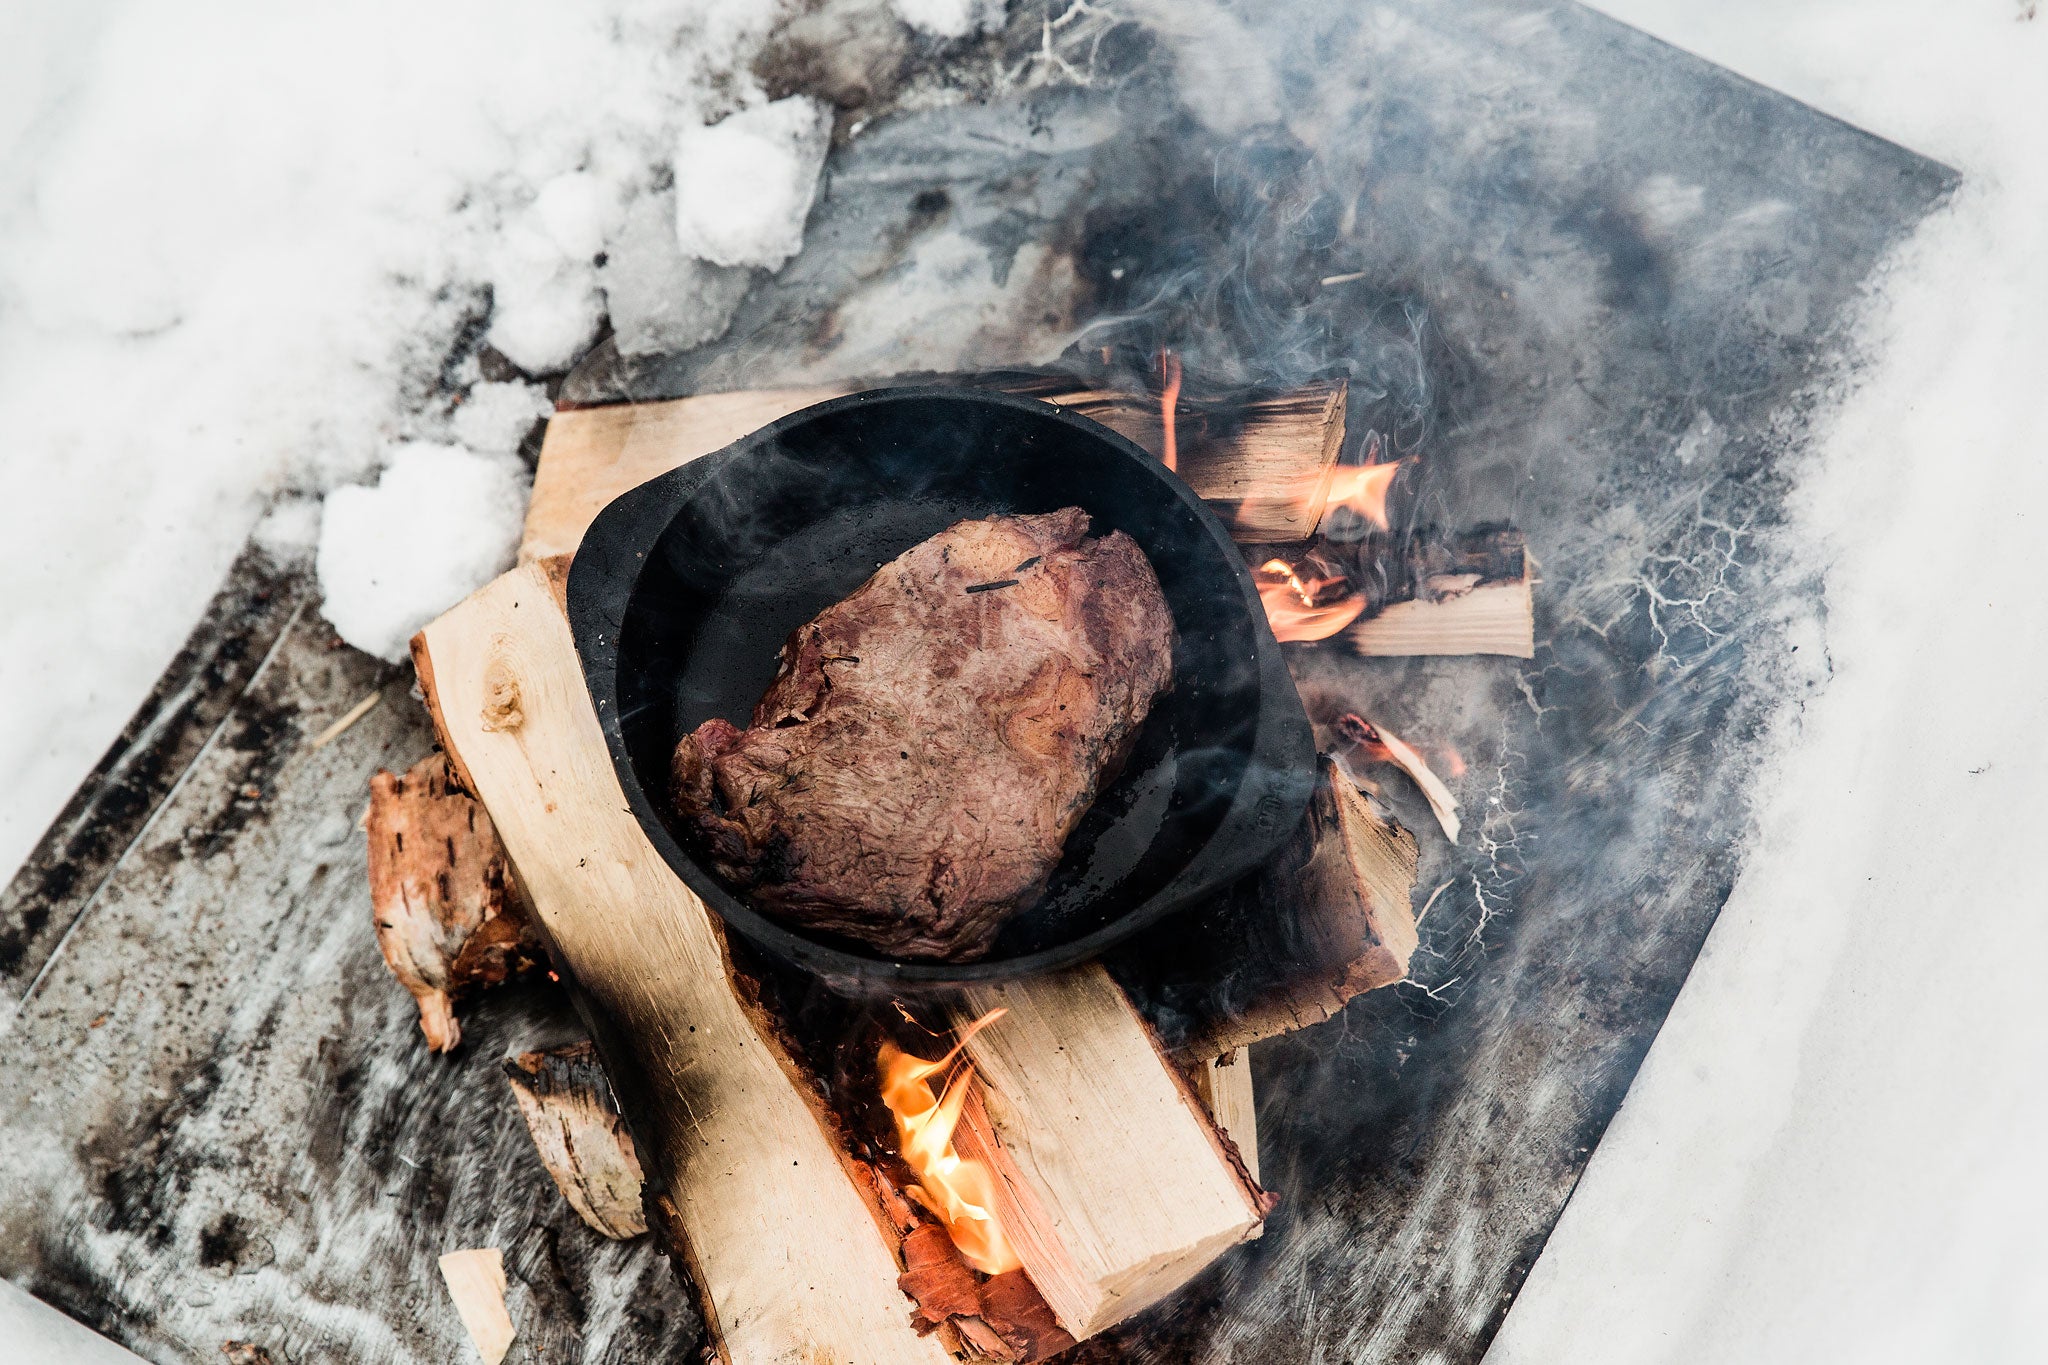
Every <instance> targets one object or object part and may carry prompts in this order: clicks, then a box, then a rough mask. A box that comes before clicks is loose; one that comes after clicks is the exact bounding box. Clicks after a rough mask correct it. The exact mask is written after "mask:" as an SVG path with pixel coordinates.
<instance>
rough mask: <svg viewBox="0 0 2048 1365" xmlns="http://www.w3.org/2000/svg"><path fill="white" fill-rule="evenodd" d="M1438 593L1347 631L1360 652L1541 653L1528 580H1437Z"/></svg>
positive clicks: (1395, 654) (1389, 654) (1384, 610)
mask: <svg viewBox="0 0 2048 1365" xmlns="http://www.w3.org/2000/svg"><path fill="white" fill-rule="evenodd" d="M1430 587H1431V589H1432V590H1433V591H1434V592H1435V593H1437V594H1438V595H1436V596H1432V597H1427V598H1417V599H1415V600H1413V601H1408V602H1391V603H1389V604H1387V606H1386V607H1384V608H1382V609H1381V610H1380V611H1379V613H1378V614H1377V615H1374V616H1369V617H1367V618H1366V619H1364V620H1363V621H1360V622H1358V624H1356V625H1354V626H1351V627H1349V628H1348V629H1347V630H1346V631H1345V632H1344V638H1345V640H1346V641H1347V642H1348V643H1349V644H1350V645H1351V647H1352V648H1353V649H1355V650H1357V651H1358V652H1359V653H1360V654H1370V655H1378V656H1382V657H1404V656H1410V655H1422V654H1505V655H1508V656H1510V657H1512V658H1517V659H1530V658H1534V657H1535V655H1536V614H1535V613H1536V604H1535V598H1534V594H1533V592H1532V591H1531V588H1530V584H1529V578H1528V575H1527V574H1524V575H1523V576H1522V578H1521V579H1520V580H1518V581H1512V582H1504V583H1502V582H1496V583H1478V582H1476V581H1475V582H1473V583H1469V584H1468V583H1463V582H1460V581H1459V580H1458V579H1457V578H1446V579H1441V580H1432V581H1431V583H1430Z"/></svg>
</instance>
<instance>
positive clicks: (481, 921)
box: [364, 753, 546, 1052]
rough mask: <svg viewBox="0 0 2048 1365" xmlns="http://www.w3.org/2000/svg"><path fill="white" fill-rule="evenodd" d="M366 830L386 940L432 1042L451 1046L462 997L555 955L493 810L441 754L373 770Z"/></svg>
mask: <svg viewBox="0 0 2048 1365" xmlns="http://www.w3.org/2000/svg"><path fill="white" fill-rule="evenodd" d="M364 829H365V832H366V833H367V834H368V836H369V846H370V909H371V914H372V916H373V917H374V919H375V922H376V926H377V946H378V947H379V948H381V949H383V952H384V960H385V962H387V963H388V964H390V967H391V974H392V975H393V976H395V977H397V978H398V980H399V983H400V984H401V985H403V986H404V987H405V988H406V989H407V990H408V991H411V992H412V995H413V998H414V999H415V1000H416V1001H418V1002H419V1009H420V1031H421V1032H422V1033H424V1034H426V1036H427V1046H428V1047H429V1048H431V1049H433V1050H434V1051H435V1052H448V1051H451V1050H453V1049H454V1047H455V1046H456V1045H457V1044H458V1043H460V1042H461V1041H462V1027H461V1025H460V1024H458V1023H457V1022H456V1020H455V1000H456V998H457V997H459V996H461V995H462V994H464V993H465V992H467V991H470V990H473V989H476V988H477V987H481V986H495V985H500V984H502V983H503V982H505V981H507V980H509V979H511V978H512V977H515V976H519V975H521V974H522V973H525V972H528V971H531V970H533V969H534V968H536V967H538V966H540V965H542V964H543V963H544V962H545V960H546V954H545V952H544V951H543V949H542V947H541V945H540V942H539V940H538V938H537V937H536V936H535V934H534V932H533V928H532V926H531V924H530V923H529V922H528V920H527V917H526V913H525V910H524V908H523V907H522V906H521V904H520V902H519V899H518V896H517V894H516V893H515V892H514V890H513V888H512V880H511V866H510V864H509V863H508V862H507V861H506V858H505V850H504V848H503V847H502V846H501V845H500V844H499V842H498V832H497V830H496V828H494V827H493V826H492V824H491V817H490V816H489V815H488V814H486V813H485V811H484V808H483V806H482V804H481V803H479V802H478V801H477V800H476V798H475V797H473V796H471V795H470V794H469V793H468V792H466V791H464V790H462V788H461V787H459V786H458V785H456V782H455V776H454V773H453V772H452V770H451V768H450V766H449V763H448V760H447V759H446V758H445V757H443V756H442V755H441V754H438V753H437V754H429V755H428V756H427V757H425V758H423V759H421V760H420V761H419V762H418V763H416V764H415V765H413V767H412V768H411V769H410V770H409V771H408V772H407V773H406V774H405V775H404V776H403V777H400V776H397V775H395V774H393V773H390V772H385V771H380V772H378V773H377V775H376V776H375V777H373V778H371V779H370V810H369V814H368V816H367V818H366V819H365V822H364Z"/></svg>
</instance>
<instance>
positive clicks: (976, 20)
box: [891, 0, 1005, 38]
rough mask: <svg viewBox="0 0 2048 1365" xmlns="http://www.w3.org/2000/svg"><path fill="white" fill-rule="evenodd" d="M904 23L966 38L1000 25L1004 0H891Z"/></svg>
mask: <svg viewBox="0 0 2048 1365" xmlns="http://www.w3.org/2000/svg"><path fill="white" fill-rule="evenodd" d="M891 3H892V4H894V5H895V7H896V13H897V15H898V16H900V17H901V18H902V20H903V22H904V23H906V24H908V25H910V26H911V27H912V28H914V29H917V30H918V31H920V32H922V33H929V34H931V35H932V36H934V37H937V38H965V37H966V36H967V35H968V34H970V33H987V32H989V31H991V30H992V29H996V28H1000V27H1001V26H1002V22H1003V10H1004V8H1005V5H1004V0H891Z"/></svg>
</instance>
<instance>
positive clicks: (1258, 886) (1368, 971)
mask: <svg viewBox="0 0 2048 1365" xmlns="http://www.w3.org/2000/svg"><path fill="white" fill-rule="evenodd" d="M1415 860H1416V846H1415V838H1414V836H1413V835H1411V834H1409V833H1408V831H1406V830H1404V829H1402V828H1401V827H1400V826H1399V825H1396V824H1394V823H1392V822H1391V821H1388V820H1383V819H1381V818H1380V817H1379V816H1378V815H1376V814H1375V813H1374V812H1373V809H1372V806H1371V803H1370V802H1369V801H1367V799H1366V798H1365V797H1364V796H1363V795H1361V794H1360V793H1359V792H1358V790H1357V789H1356V788H1354V787H1353V786H1352V785H1351V784H1350V783H1349V782H1348V781H1346V780H1345V779H1344V777H1343V775H1342V774H1341V773H1340V772H1339V771H1338V770H1337V766H1336V765H1335V764H1334V763H1333V762H1331V760H1330V759H1328V758H1327V757H1325V758H1324V759H1322V760H1321V763H1320V773H1319V776H1318V780H1317V785H1316V793H1315V797H1314V799H1313V800H1312V801H1311V802H1310V804H1309V810H1308V814H1307V816H1306V817H1305V818H1304V819H1303V821H1302V825H1301V828H1300V829H1299V830H1298V831H1297V832H1296V834H1295V836H1294V838H1293V839H1292V840H1290V841H1289V842H1288V844H1287V846H1286V847H1285V848H1283V849H1282V850H1281V852H1280V854H1279V855H1278V856H1277V857H1276V858H1275V859H1274V860H1273V861H1272V862H1271V863H1269V864H1268V865H1267V866H1266V867H1265V868H1264V869H1263V870H1262V871H1260V872H1259V873H1257V874H1256V875H1254V876H1252V877H1250V878H1247V879H1246V880H1245V881H1243V882H1240V883H1239V884H1238V885H1237V886H1235V887H1233V888H1232V889H1231V890H1230V891H1229V892H1228V893H1226V894H1225V895H1224V896H1222V897H1220V898H1219V899H1218V900H1217V902H1216V903H1215V904H1214V905H1213V906H1211V907H1209V908H1208V909H1206V910H1201V911H1196V912H1193V913H1192V915H1191V916H1190V917H1189V919H1188V920H1184V921H1181V922H1177V923H1176V924H1175V925H1174V926H1173V927H1172V932H1171V933H1170V934H1158V935H1148V936H1146V938H1144V939H1143V940H1141V941H1140V943H1139V944H1138V945H1136V946H1135V947H1134V948H1133V949H1132V950H1131V951H1129V952H1125V953H1122V954H1120V956H1119V967H1118V976H1119V978H1120V979H1121V980H1123V981H1124V983H1125V984H1126V986H1127V987H1129V988H1130V989H1131V990H1132V992H1133V994H1134V995H1135V996H1137V997H1138V998H1140V999H1141V1000H1142V1001H1143V1002H1144V1003H1145V1005H1146V1007H1147V1012H1148V1014H1149V1015H1150V1016H1151V1018H1152V1019H1153V1020H1154V1021H1155V1022H1156V1023H1158V1024H1159V1025H1160V1027H1161V1029H1162V1031H1163V1032H1164V1033H1165V1034H1166V1036H1167V1040H1168V1042H1169V1043H1170V1045H1171V1046H1172V1047H1173V1049H1174V1051H1175V1053H1176V1055H1178V1056H1179V1057H1181V1058H1182V1059H1183V1060H1184V1061H1186V1062H1187V1063H1189V1064H1191V1065H1193V1064H1199V1063H1204V1062H1207V1061H1209V1060H1210V1059H1212V1058H1215V1057H1220V1056H1223V1055H1224V1054H1226V1053H1229V1052H1233V1051H1235V1050H1237V1049H1239V1048H1242V1047H1246V1046H1248V1045H1250V1044H1252V1043H1255V1042H1258V1041H1259V1040H1260V1039H1262V1038H1271V1037H1275V1036H1277V1035H1279V1034H1282V1033H1289V1032H1292V1031H1293V1030H1295V1029H1300V1028H1307V1027H1308V1026H1310V1025H1312V1024H1317V1023H1320V1022H1322V1021H1323V1020H1325V1019H1327V1018H1329V1017H1330V1016H1331V1015H1333V1014H1335V1013H1336V1012H1337V1011H1338V1010H1340V1009H1342V1008H1343V1007H1344V1006H1345V1004H1346V1003H1348V1002H1349V1001H1350V1000H1351V999H1352V998H1353V997H1355V996H1357V995H1359V994H1361V993H1363V992H1365V991H1369V990H1373V989H1375V988H1377V987H1380V986H1386V985H1391V984H1392V983H1394V982H1396V981H1399V980H1401V979H1402V978H1403V977H1405V976H1406V975H1407V974H1408V958H1409V955H1410V954H1411V953H1413V952H1414V951H1415V943H1416V935H1415V916H1414V911H1413V909H1412V904H1411V902H1412V894H1413V891H1414V887H1415Z"/></svg>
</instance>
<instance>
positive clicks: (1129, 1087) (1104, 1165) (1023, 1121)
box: [954, 965, 1266, 1338]
mask: <svg viewBox="0 0 2048 1365" xmlns="http://www.w3.org/2000/svg"><path fill="white" fill-rule="evenodd" d="M994 1009H1002V1010H1006V1011H1007V1014H1006V1015H1005V1016H1004V1017H1003V1018H1002V1019H1001V1020H1000V1021H999V1022H998V1023H996V1024H995V1025H994V1026H992V1027H990V1028H986V1029H983V1030H981V1031H980V1032H979V1033H977V1034H975V1035H974V1036H973V1037H972V1038H971V1039H969V1040H968V1042H967V1055H968V1058H969V1060H971V1061H972V1062H973V1064H974V1067H975V1070H976V1071H977V1073H979V1075H980V1077H981V1081H982V1084H981V1086H980V1087H978V1088H977V1091H976V1099H977V1101H978V1102H977V1103H975V1104H971V1105H970V1106H969V1109H968V1112H967V1115H966V1117H965V1118H964V1120H963V1122H962V1125H961V1129H960V1131H959V1133H957V1134H956V1136H955V1144H956V1146H958V1147H959V1150H960V1152H961V1154H962V1155H963V1156H970V1157H975V1156H978V1157H980V1158H981V1159H982V1160H985V1161H987V1162H988V1163H989V1165H990V1167H991V1169H992V1170H993V1171H994V1173H995V1175H996V1181H997V1198H996V1202H997V1207H998V1210H999V1216H1000V1217H1001V1218H1002V1220H1003V1225H1004V1228H1005V1230H1006V1231H1007V1232H1008V1233H1009V1234H1010V1237H1011V1242H1012V1244H1013V1245H1014V1246H1015V1247H1016V1248H1017V1254H1018V1256H1019V1257H1020V1258H1021V1259H1022V1260H1023V1262H1024V1268H1025V1270H1026V1271H1027V1272H1028V1273H1029V1274H1030V1276H1031V1280H1032V1283H1033V1284H1035V1285H1037V1286H1038V1290H1039V1292H1040V1293H1041V1294H1042V1295H1044V1297H1045V1301H1046V1302H1047V1303H1048V1304H1049V1305H1051V1307H1052V1310H1053V1314H1054V1316H1055V1317H1056V1318H1058V1319H1059V1323H1060V1326H1062V1327H1064V1328H1066V1330H1067V1331H1069V1332H1071V1333H1072V1334H1073V1335H1074V1336H1075V1337H1077V1338H1085V1337H1087V1336H1089V1335H1091V1334H1093V1333H1095V1332H1099V1331H1101V1330H1102V1329H1103V1328H1105V1327H1108V1326H1110V1325H1111V1324H1113V1323H1116V1322H1119V1321H1121V1320H1122V1319H1124V1318H1126V1317H1128V1316H1129V1315H1131V1314H1132V1313H1135V1312H1138V1311H1139V1310H1140V1309H1143V1308H1145V1307H1148V1306H1149V1305H1151V1304H1153V1303H1156V1302H1158V1301H1159V1300H1160V1299H1161V1298H1163V1297H1165V1296H1166V1295H1167V1294H1169V1293H1171V1292H1173V1291H1174V1290H1175V1289H1178V1288H1179V1287H1180V1286H1181V1285H1183V1284H1185V1283H1187V1281H1188V1280H1189V1279H1191V1278H1192V1277H1193V1276H1194V1275H1195V1274H1196V1273H1197V1272H1198V1271H1200V1270H1201V1269H1202V1268H1203V1267H1205V1266H1207V1265H1208V1264H1209V1263H1210V1262H1211V1261H1213V1260H1215V1259H1216V1257H1217V1256H1219V1255H1221V1254H1222V1253H1223V1252H1224V1251H1226V1250H1228V1249H1229V1248H1230V1247H1232V1246H1235V1245H1236V1244H1237V1243H1239V1242H1243V1241H1246V1240H1249V1239H1250V1238H1253V1237H1256V1236H1257V1235H1258V1234H1259V1232H1260V1230H1261V1227H1262V1225H1263V1220H1264V1217H1265V1211H1266V1205H1265V1202H1264V1199H1263V1196H1262V1195H1261V1194H1260V1192H1259V1190H1258V1187H1257V1186H1256V1185H1255V1184H1254V1183H1253V1182H1252V1181H1251V1178H1250V1177H1249V1175H1248V1174H1246V1172H1245V1171H1244V1170H1243V1168H1242V1167H1241V1166H1240V1165H1239V1163H1238V1162H1237V1161H1236V1160H1234V1159H1233V1156H1232V1154H1231V1153H1230V1152H1229V1151H1228V1150H1227V1149H1226V1148H1225V1147H1224V1145H1223V1144H1222V1142H1221V1141H1219V1139H1218V1138H1217V1135H1216V1130H1215V1126H1214V1124H1213V1122H1212V1121H1211V1120H1210V1118H1209V1116H1208V1114H1207V1113H1206V1112H1205V1111H1204V1110H1203V1108H1202V1105H1201V1103H1200V1101H1199V1100H1197V1099H1196V1097H1195V1095H1194V1093H1193V1090H1192V1088H1191V1087H1190V1086H1189V1085H1188V1084H1187V1083H1186V1082H1185V1081H1183V1080H1182V1079H1181V1076H1180V1074H1179V1072H1178V1071H1177V1070H1176V1069H1175V1068H1174V1067H1172V1066H1171V1065H1170V1064H1167V1063H1166V1062H1165V1061H1164V1059H1163V1058H1162V1057H1161V1055H1160V1053H1159V1050H1158V1047H1157V1044H1156V1043H1155V1042H1154V1041H1153V1039H1152V1035H1151V1032H1150V1030H1149V1029H1147V1028H1146V1026H1145V1023H1144V1021H1143V1020H1142V1019H1141V1018H1140V1017H1139V1016H1138V1012H1137V1011H1136V1010H1135V1009H1134V1008H1132V1006H1131V1003H1130V1001H1129V999H1128V998H1126V997H1125V995H1124V993H1123V991H1122V990H1121V989H1119V988H1118V987H1117V985H1116V984H1115V983H1114V982H1112V981H1111V980H1110V978H1109V974H1108V973H1107V972H1106V971H1104V970H1103V969H1102V968H1101V967H1099V966H1094V965H1090V966H1086V967H1079V968H1074V969H1071V970H1069V971H1065V972H1061V973H1058V974H1055V975H1051V976H1042V977H1036V978H1033V979H1031V980H1028V981H1022V982H1004V983H999V984H995V985H988V986H981V987H976V988H974V989H971V990H968V991H965V992H963V995H962V999H961V1001H960V1002H959V1004H958V1006H957V1007H956V1009H955V1012H954V1022H955V1023H956V1024H957V1023H964V1022H965V1021H966V1020H968V1019H971V1018H976V1017H979V1016H980V1015H982V1014H985V1013H987V1012H988V1011H990V1010H994Z"/></svg>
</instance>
